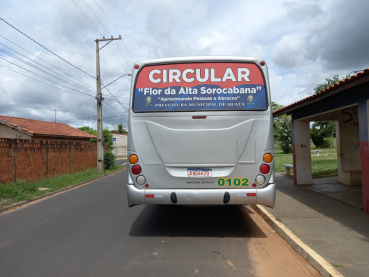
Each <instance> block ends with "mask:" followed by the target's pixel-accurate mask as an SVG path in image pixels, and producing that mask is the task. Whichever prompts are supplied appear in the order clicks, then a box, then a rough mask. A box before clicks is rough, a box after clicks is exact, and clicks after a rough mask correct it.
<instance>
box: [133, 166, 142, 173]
mask: <svg viewBox="0 0 369 277" xmlns="http://www.w3.org/2000/svg"><path fill="white" fill-rule="evenodd" d="M131 170H132V173H133V174H134V175H137V174H140V173H141V167H140V166H139V165H134V166H132V169H131Z"/></svg>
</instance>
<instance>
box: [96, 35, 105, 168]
mask: <svg viewBox="0 0 369 277" xmlns="http://www.w3.org/2000/svg"><path fill="white" fill-rule="evenodd" d="M96 89H97V90H96V100H97V174H103V173H104V166H103V157H102V143H103V129H102V106H101V100H102V99H101V98H102V97H101V80H100V57H99V41H98V40H96Z"/></svg>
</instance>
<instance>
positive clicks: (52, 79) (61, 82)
mask: <svg viewBox="0 0 369 277" xmlns="http://www.w3.org/2000/svg"><path fill="white" fill-rule="evenodd" d="M0 52H1V53H4V52H5V51H3V50H0ZM7 54H8V56H9V57H10V58H13V59H15V60H16V61H19V62H21V63H23V65H21V64H19V63H16V62H15V61H12V60H11V59H10V60H9V59H7V56H0V60H2V61H4V62H6V63H7V64H8V66H9V65H11V66H10V68H13V69H14V68H17V69H18V71H19V69H20V71H26V72H27V73H31V74H34V75H37V76H39V77H41V78H43V79H45V80H48V81H49V82H51V83H53V85H59V86H62V87H64V88H66V89H70V90H76V92H78V93H80V94H84V95H88V96H92V95H91V94H88V93H85V92H81V91H79V90H80V88H79V87H76V86H74V85H73V84H70V83H68V82H66V81H65V80H63V79H61V78H59V77H57V76H54V75H52V74H48V72H45V71H44V70H42V69H40V68H38V67H37V66H34V65H32V64H30V63H28V62H25V61H23V60H21V59H19V58H18V57H16V56H15V55H14V54H12V53H7ZM24 64H25V66H24ZM27 65H28V67H27Z"/></svg>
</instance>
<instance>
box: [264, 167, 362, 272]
mask: <svg viewBox="0 0 369 277" xmlns="http://www.w3.org/2000/svg"><path fill="white" fill-rule="evenodd" d="M276 183H277V201H276V206H275V208H274V209H269V208H268V211H269V212H270V213H271V214H273V215H274V216H275V217H276V218H277V220H280V221H281V222H282V223H283V224H284V225H285V226H286V227H287V228H289V229H290V230H291V231H292V232H293V233H294V234H295V235H297V237H299V238H300V239H301V240H302V241H303V242H304V243H306V244H307V245H308V246H309V247H311V248H312V249H314V250H315V251H316V252H317V253H318V254H320V255H321V256H322V257H323V258H325V259H326V260H327V261H328V262H329V263H331V264H332V265H333V266H334V267H335V268H336V269H337V270H338V271H339V272H340V273H341V274H343V275H344V276H368V275H369V214H366V213H364V212H363V211H362V209H361V206H360V205H361V204H360V200H361V193H360V190H361V187H356V186H355V187H352V186H344V185H340V184H339V183H338V182H337V178H336V177H330V178H322V179H314V185H312V186H295V185H293V179H292V178H291V177H290V176H285V175H283V174H281V173H276Z"/></svg>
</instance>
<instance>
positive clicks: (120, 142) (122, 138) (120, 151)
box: [113, 134, 128, 158]
mask: <svg viewBox="0 0 369 277" xmlns="http://www.w3.org/2000/svg"><path fill="white" fill-rule="evenodd" d="M113 138H115V139H116V141H113V143H114V147H115V148H114V150H113V153H114V155H115V156H116V157H117V158H125V157H127V139H128V136H127V135H123V134H122V135H120V134H113Z"/></svg>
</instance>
